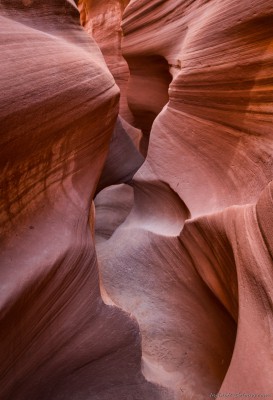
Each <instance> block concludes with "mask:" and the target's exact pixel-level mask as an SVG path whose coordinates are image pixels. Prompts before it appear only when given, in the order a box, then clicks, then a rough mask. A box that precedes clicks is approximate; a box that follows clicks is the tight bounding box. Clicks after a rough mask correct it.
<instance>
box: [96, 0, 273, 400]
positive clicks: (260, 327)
mask: <svg viewBox="0 0 273 400" xmlns="http://www.w3.org/2000/svg"><path fill="white" fill-rule="evenodd" d="M272 21H273V2H272V1H264V2H255V3H253V2H248V1H242V2H236V1H232V0H225V1H221V2H219V1H209V2H208V1H173V2H170V1H149V2H146V1H140V0H135V1H131V2H130V3H129V5H128V6H127V8H126V9H125V12H124V15H123V20H122V28H123V32H124V38H123V42H122V51H123V55H124V57H125V58H126V60H127V61H128V64H129V68H130V73H131V75H130V80H129V88H128V101H129V105H130V107H131V110H132V112H133V113H134V117H135V120H136V123H137V124H138V126H140V127H141V128H142V130H143V132H144V133H147V134H149V129H150V126H151V124H152V129H151V134H150V141H149V147H148V155H147V159H146V161H145V163H144V165H143V166H142V167H141V168H140V170H139V171H138V173H137V174H136V175H135V177H134V179H133V183H132V187H133V190H134V201H133V200H132V197H131V196H132V192H131V191H130V190H129V189H128V190H127V189H126V188H125V187H124V186H120V187H117V188H115V189H111V188H108V189H107V191H103V192H102V193H101V194H100V196H98V198H97V199H96V201H95V203H96V207H97V210H98V213H97V221H96V224H97V243H98V245H97V250H98V256H99V262H100V266H101V271H102V278H103V281H104V283H105V286H106V289H107V291H108V293H109V294H110V296H111V297H112V299H113V300H114V301H115V302H116V303H117V304H118V305H120V307H122V308H124V309H125V310H127V311H129V312H131V313H133V314H134V315H135V316H136V318H137V320H138V322H139V324H140V328H141V332H142V335H143V372H144V375H145V376H146V377H147V379H149V380H151V381H152V382H157V383H159V382H160V383H161V384H162V385H164V386H165V387H167V388H172V389H175V391H176V396H177V397H178V398H183V399H184V398H185V399H204V398H209V397H210V394H211V393H214V394H216V393H217V392H218V391H220V392H222V393H230V395H229V398H238V397H236V393H239V392H241V393H245V394H252V395H254V394H256V395H258V394H272V391H273V383H272V379H271V377H270V371H272V367H273V365H272V359H273V358H272V355H273V354H272V351H271V347H272V346H270V343H271V341H272V332H271V331H272V329H271V325H272V312H273V308H272V289H271V283H270V282H271V280H272V243H271V242H272V239H271V237H272V224H271V223H270V221H271V216H270V215H271V214H272V187H271V184H270V185H269V186H267V185H268V184H269V183H270V181H271V180H272V150H273V149H272V146H273V141H272V122H273V118H272V111H273V105H272V102H273V96H272V76H273V75H272V74H273V68H272V67H273V53H272V43H273V42H272V27H273V25H272ZM168 74H171V83H170V78H169V75H168ZM169 83H170V84H169ZM166 99H167V100H166ZM166 103H167V104H166ZM162 107H163V108H162ZM151 112H152V113H153V117H152V118H150V119H149V117H148V115H151ZM156 115H157V117H156ZM155 117H156V118H155ZM154 118H155V119H154ZM153 121H154V122H153ZM111 191H112V196H113V197H112V199H111ZM118 192H119V193H120V196H119V198H118V195H117V193H118ZM121 198H122V199H124V201H123V202H121V200H120V199H121ZM126 214H127V215H128V216H127V218H126V219H125V220H124V218H125V215H126ZM108 219H111V223H110V224H107V221H108ZM122 221H124V222H123V223H122V224H121V225H120V226H119V227H118V228H117V225H118V223H120V222H122ZM183 225H184V228H183ZM106 226H108V230H107V231H106V230H105V227H106ZM254 349H257V350H254Z"/></svg>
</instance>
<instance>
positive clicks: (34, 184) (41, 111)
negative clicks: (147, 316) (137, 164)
mask: <svg viewBox="0 0 273 400" xmlns="http://www.w3.org/2000/svg"><path fill="white" fill-rule="evenodd" d="M0 11H1V17H0V19H1V24H0V30H1V54H2V62H1V65H0V70H1V73H0V76H1V94H2V97H1V108H0V120H1V141H2V142H1V157H0V159H1V161H0V162H1V168H2V174H1V214H0V215H1V227H2V240H1V270H0V271H1V272H0V274H1V277H0V282H1V292H0V293H1V308H0V309H1V317H0V360H1V363H0V397H1V399H5V400H16V399H18V400H24V399H28V400H29V399H33V400H34V399H45V400H48V399H65V400H67V399H71V400H72V399H73V400H75V399H109V398H111V399H112V398H117V399H128V398H130V396H131V392H133V393H134V396H135V398H151V399H155V400H156V399H158V398H162V397H161V396H163V398H165V397H166V396H167V398H168V395H167V394H166V396H164V389H161V391H160V393H159V389H158V388H157V387H156V386H155V385H152V384H150V383H148V382H146V381H145V379H144V377H143V376H142V374H141V344H140V332H139V327H138V324H137V322H136V321H135V319H134V318H132V317H131V316H129V315H128V314H126V313H125V312H124V311H122V310H120V309H118V308H117V307H115V306H114V305H106V304H105V303H104V302H103V301H102V298H101V294H100V287H99V274H98V266H97V260H96V254H95V249H94V242H93V238H92V234H93V232H91V230H90V227H89V222H90V223H91V226H92V225H94V223H93V221H94V215H93V213H91V214H90V218H89V211H90V206H91V201H92V196H93V195H94V192H95V190H96V186H97V182H98V180H99V176H100V174H101V171H102V168H103V164H104V161H105V158H106V154H107V151H108V147H109V142H110V138H111V134H112V131H113V127H114V124H115V121H116V116H117V113H118V99H119V91H118V88H117V86H116V85H115V81H114V79H113V77H112V76H111V74H110V73H109V71H108V69H107V67H106V65H105V62H104V60H103V57H102V55H101V52H100V50H99V48H98V46H97V45H96V44H95V42H94V41H93V40H91V39H90V38H88V36H87V35H86V33H85V32H84V31H83V30H82V28H81V27H80V24H79V14H78V10H77V8H76V6H75V4H73V2H72V1H59V0H50V1H47V2H38V1H27V0H25V1H19V0H18V1H15V0H14V1H12V2H10V1H8V0H7V1H4V0H3V1H1V5H0ZM89 219H90V221H89Z"/></svg>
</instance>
